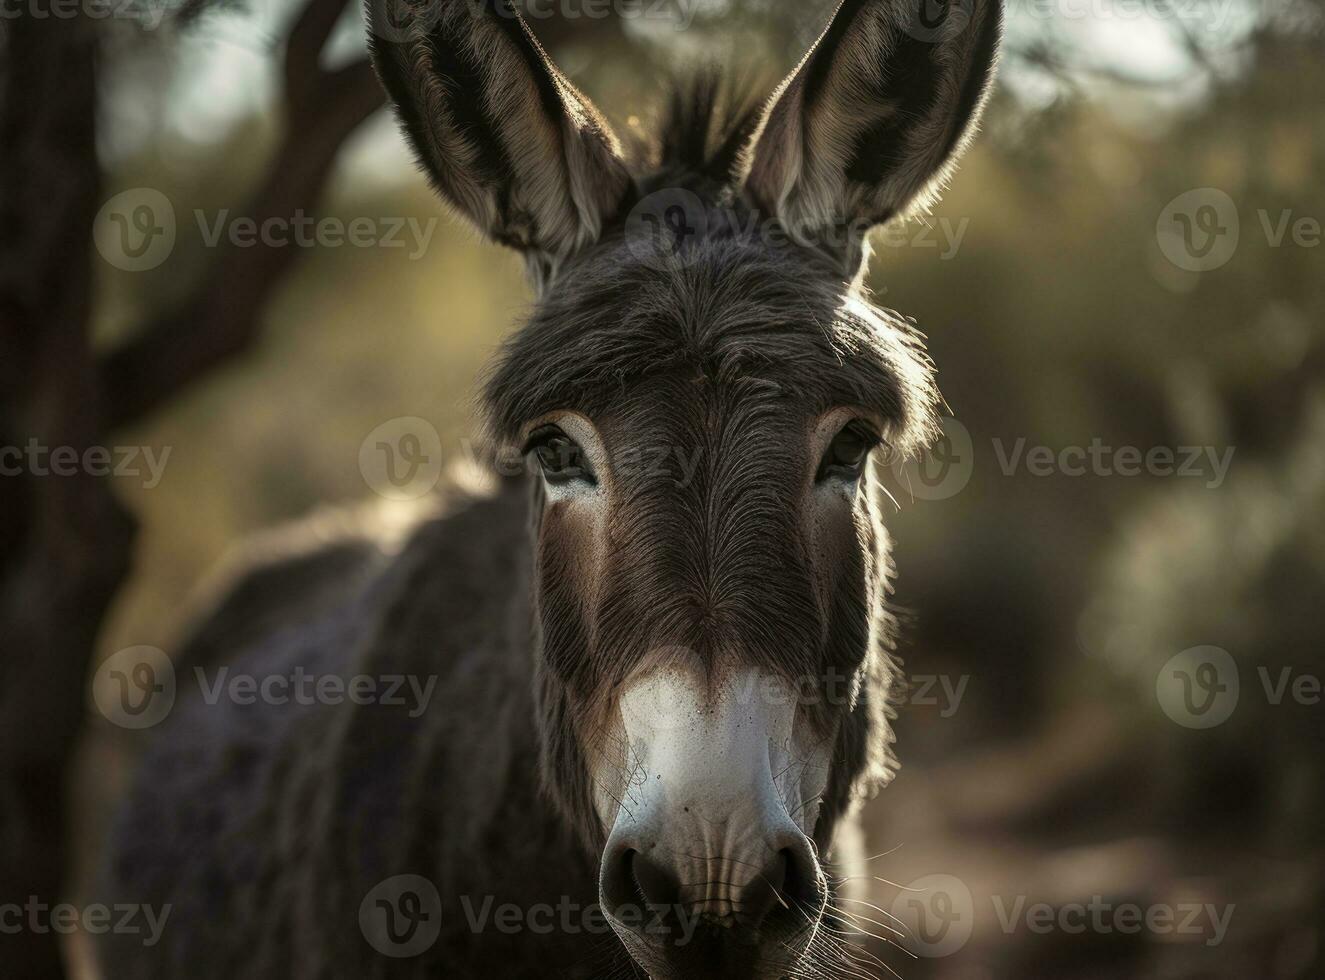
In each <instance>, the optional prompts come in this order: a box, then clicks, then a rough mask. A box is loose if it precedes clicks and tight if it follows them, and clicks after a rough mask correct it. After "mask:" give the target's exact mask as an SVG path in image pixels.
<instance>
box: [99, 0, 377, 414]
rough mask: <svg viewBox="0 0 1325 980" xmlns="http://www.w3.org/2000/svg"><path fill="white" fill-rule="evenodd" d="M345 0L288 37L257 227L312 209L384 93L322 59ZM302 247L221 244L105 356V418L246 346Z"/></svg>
mask: <svg viewBox="0 0 1325 980" xmlns="http://www.w3.org/2000/svg"><path fill="white" fill-rule="evenodd" d="M345 4H346V0H311V2H310V3H309V4H308V6H307V7H306V8H305V9H304V11H303V13H302V14H301V15H300V16H299V17H298V18H297V19H296V21H295V24H294V26H293V27H292V28H291V31H290V35H289V37H288V40H287V43H286V63H285V76H286V91H285V107H286V114H287V122H286V129H285V136H284V138H283V141H282V143H281V146H280V148H279V149H278V150H277V152H276V155H275V157H274V159H273V161H272V164H271V167H270V169H269V171H268V174H267V177H266V179H265V182H264V183H263V185H262V186H261V187H260V188H259V189H258V191H257V192H256V194H255V195H254V196H253V197H252V198H251V199H250V200H249V202H248V203H247V205H246V206H245V208H244V214H245V216H246V217H249V218H252V219H253V220H254V221H256V222H257V223H258V224H259V225H261V224H262V223H263V222H265V221H267V220H269V219H271V218H284V219H292V218H293V217H294V216H295V214H296V213H297V212H299V211H301V210H310V209H311V208H313V207H314V206H315V205H316V204H317V201H318V198H319V197H320V196H321V193H322V189H323V187H324V185H325V183H326V180H327V177H328V175H329V174H330V173H331V170H332V167H333V166H334V164H335V161H336V158H337V156H338V155H339V152H340V148H341V146H342V145H343V144H344V142H345V140H346V138H347V137H349V135H350V134H351V133H352V132H354V130H355V129H357V128H358V127H359V125H360V124H362V123H363V122H364V121H365V120H366V119H367V118H368V117H369V116H371V115H372V114H373V113H374V112H375V111H377V109H379V108H380V107H381V106H382V105H383V103H384V101H385V99H384V95H383V93H382V89H381V86H380V85H379V84H378V82H377V78H376V76H375V75H374V73H373V69H372V66H371V65H370V64H369V62H368V60H367V59H362V60H360V61H356V62H353V63H351V64H349V65H346V66H345V67H343V68H339V69H337V70H335V71H331V72H328V71H324V70H322V69H321V68H319V67H318V61H319V59H320V57H321V52H322V49H323V47H324V46H325V44H326V41H327V39H328V37H330V35H331V31H332V29H333V28H334V27H335V24H336V21H337V20H338V19H339V17H340V14H341V12H342V11H343V10H344V7H345ZM298 254H299V250H298V249H295V248H290V247H276V246H272V245H267V244H264V243H261V242H260V243H258V244H256V245H253V246H251V247H247V248H239V247H237V246H235V245H232V244H223V245H221V246H220V252H219V254H218V255H217V257H216V259H215V261H214V262H213V263H212V266H211V268H210V269H209V270H208V271H207V273H206V274H205V277H204V279H203V281H202V283H200V284H199V286H198V288H197V289H195V290H194V291H193V294H192V295H191V296H189V297H188V298H187V299H186V300H185V301H184V302H183V303H181V304H180V305H178V306H177V307H175V308H174V309H171V310H169V311H167V312H166V313H164V314H163V315H161V316H159V317H157V318H156V319H154V320H153V321H151V322H150V323H148V324H147V325H146V326H145V327H144V328H143V329H142V330H141V331H139V332H138V333H137V334H136V335H135V336H134V337H132V338H131V339H130V340H128V341H126V342H125V344H124V345H123V346H121V347H119V348H117V349H116V350H114V351H112V352H110V353H109V354H108V355H106V356H105V357H104V358H103V359H102V362H101V364H100V376H101V379H102V385H103V388H104V391H105V397H106V413H107V423H108V425H109V426H110V427H111V428H120V427H123V426H125V425H128V424H130V423H133V422H136V421H138V420H139V419H142V418H144V417H145V416H147V415H150V414H151V413H152V412H154V411H156V410H158V409H159V408H161V407H162V406H164V405H165V404H167V403H168V402H169V401H170V400H171V399H172V398H174V397H175V396H176V395H177V394H178V393H179V392H181V391H183V390H185V389H187V388H189V387H190V386H191V385H193V384H194V383H195V382H197V381H198V380H199V379H200V378H202V377H203V376H205V375H207V374H209V373H210V372H211V371H213V370H214V369H216V368H217V367H219V366H221V365H222V364H224V363H225V362H226V361H228V360H230V359H231V358H233V357H235V356H237V355H238V354H240V353H242V352H243V351H244V350H245V349H247V348H248V347H249V346H250V345H251V343H252V342H253V340H254V338H255V337H256V336H257V334H258V332H259V330H260V329H261V325H262V324H261V315H262V310H263V309H264V307H265V306H266V303H267V301H268V299H270V297H271V295H272V293H273V292H274V291H275V289H276V287H277V286H278V285H279V284H280V283H281V281H282V280H283V279H284V277H285V274H286V273H287V272H288V271H289V269H290V267H291V266H292V265H293V264H294V262H295V260H296V258H297V257H298Z"/></svg>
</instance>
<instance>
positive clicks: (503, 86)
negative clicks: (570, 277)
mask: <svg viewBox="0 0 1325 980" xmlns="http://www.w3.org/2000/svg"><path fill="white" fill-rule="evenodd" d="M366 5H367V13H368V25H369V47H370V49H371V51H372V55H373V63H374V64H375V65H376V67H377V73H378V75H379V77H380V78H381V79H382V84H383V85H384V86H385V87H386V90H387V93H388V94H389V95H390V97H391V100H392V102H394V103H395V106H396V112H397V114H398V115H399V117H400V121H401V123H402V124H403V126H404V128H405V132H406V135H407V136H408V137H409V141H410V143H411V144H412V145H413V147H414V151H415V154H416V155H417V156H418V158H419V162H420V163H421V164H422V165H423V167H424V169H425V170H426V171H427V172H428V174H429V176H430V177H431V179H432V183H433V184H434V186H435V187H436V188H437V190H438V191H440V192H441V194H442V196H443V197H445V198H446V199H447V200H448V201H449V202H450V203H451V204H452V205H454V206H455V207H456V208H457V209H458V210H459V211H460V212H461V213H462V214H463V215H465V217H467V218H468V219H469V220H470V221H472V222H473V223H474V224H475V225H476V226H478V228H479V230H480V231H482V232H484V233H485V234H486V235H488V236H489V237H490V238H492V239H494V240H495V241H498V242H501V243H502V244H505V245H510V246H511V247H513V248H515V249H518V250H520V251H521V252H523V253H525V255H526V256H527V257H528V258H530V260H531V262H532V264H533V265H534V267H535V269H536V270H539V271H542V272H548V271H551V270H554V269H555V268H556V266H557V264H559V263H560V261H561V260H563V259H565V258H566V257H567V256H569V255H571V254H572V253H574V252H575V251H576V250H577V249H579V248H582V247H583V246H584V245H586V244H588V243H590V242H592V241H594V240H595V239H596V238H597V237H598V235H599V233H600V231H601V230H602V226H603V223H604V221H605V220H607V219H608V218H610V217H611V216H612V215H613V214H614V213H615V212H616V211H617V210H618V209H619V208H620V207H621V205H622V202H623V200H624V198H625V197H626V194H627V193H628V191H629V189H630V187H631V178H630V174H629V173H628V171H627V169H626V165H625V163H624V162H623V160H622V157H621V149H620V144H619V142H618V141H617V138H616V137H615V135H613V133H612V131H611V129H610V128H609V126H608V125H607V123H606V121H605V120H604V119H603V117H602V116H601V115H600V114H599V113H598V111H597V110H596V109H595V108H594V106H593V104H592V103H591V102H590V101H589V100H588V99H587V98H585V97H584V96H583V95H581V94H580V93H579V92H578V91H576V89H575V87H574V86H573V85H571V83H570V82H569V81H567V80H566V77H565V76H564V75H563V74H562V73H561V72H560V71H558V70H557V68H556V66H555V65H553V64H552V62H551V61H550V60H549V59H548V57H547V55H546V54H545V53H544V51H543V48H542V45H540V44H539V43H538V40H537V39H536V38H535V37H534V35H533V33H532V32H531V31H530V29H529V26H528V25H527V24H526V23H525V21H524V18H522V17H521V16H520V15H519V14H518V13H517V12H516V10H515V8H514V7H513V6H512V3H511V0H366Z"/></svg>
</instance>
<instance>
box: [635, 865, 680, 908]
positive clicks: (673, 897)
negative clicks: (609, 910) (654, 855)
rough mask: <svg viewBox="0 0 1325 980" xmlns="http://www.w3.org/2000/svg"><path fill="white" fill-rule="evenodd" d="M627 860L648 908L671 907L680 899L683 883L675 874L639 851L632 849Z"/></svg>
mask: <svg viewBox="0 0 1325 980" xmlns="http://www.w3.org/2000/svg"><path fill="white" fill-rule="evenodd" d="M627 860H628V867H629V869H630V873H631V875H632V876H633V878H634V880H635V888H636V891H637V892H638V893H639V898H640V900H641V901H643V903H644V907H645V908H646V909H647V908H654V909H657V908H663V907H671V906H674V905H676V904H677V902H679V901H680V897H681V883H680V881H678V880H677V878H676V876H675V875H674V874H672V873H671V872H670V871H668V870H667V869H666V868H664V867H662V866H661V865H659V864H657V863H655V862H653V861H650V860H649V859H648V858H647V857H645V856H644V855H643V854H640V853H639V852H637V851H631V852H630V854H628V855H627Z"/></svg>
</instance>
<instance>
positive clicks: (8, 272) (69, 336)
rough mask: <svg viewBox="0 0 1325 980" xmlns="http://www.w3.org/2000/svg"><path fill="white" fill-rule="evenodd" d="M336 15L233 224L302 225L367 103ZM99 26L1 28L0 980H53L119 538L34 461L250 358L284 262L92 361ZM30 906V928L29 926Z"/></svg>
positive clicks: (85, 490)
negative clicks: (336, 59)
mask: <svg viewBox="0 0 1325 980" xmlns="http://www.w3.org/2000/svg"><path fill="white" fill-rule="evenodd" d="M346 5H347V0H309V3H308V4H307V6H306V7H305V8H304V9H303V11H302V12H301V14H300V16H299V17H297V18H296V19H295V22H294V25H293V26H292V28H291V30H290V34H289V36H288V38H287V40H286V46H285V52H284V54H285V99H284V105H283V108H284V111H285V115H286V135H285V139H284V141H283V143H282V146H281V148H280V150H279V151H278V152H277V154H276V155H275V157H274V158H273V161H272V163H271V165H270V167H269V170H268V173H267V174H266V175H265V176H264V178H263V180H262V181H261V183H260V185H259V187H258V188H257V189H256V191H255V193H254V195H253V197H252V198H251V199H250V200H249V201H248V203H247V204H246V205H245V210H246V213H247V214H248V215H249V216H250V217H252V218H254V219H255V220H257V221H258V222H261V221H263V220H264V219H265V218H267V217H273V216H274V217H286V218H290V217H292V216H293V215H294V214H295V213H296V212H297V211H299V210H305V209H309V208H312V207H313V206H315V205H316V203H317V199H318V197H319V196H320V194H321V191H322V188H323V186H324V184H325V182H326V180H327V177H328V176H329V175H330V173H331V172H332V170H333V167H334V164H335V161H336V158H337V157H338V156H339V152H340V148H341V146H342V145H343V143H344V141H345V139H346V138H347V137H348V136H349V135H350V134H351V133H352V132H353V131H354V130H355V129H356V128H358V126H359V125H360V124H361V123H362V122H363V121H364V120H365V119H367V118H368V117H369V116H371V115H372V114H373V112H375V111H376V110H377V109H378V108H379V107H380V106H381V104H382V101H383V96H382V91H381V88H380V87H379V86H378V84H377V80H376V78H375V77H374V76H373V74H372V70H371V68H370V66H369V65H368V62H367V60H366V59H360V60H359V61H356V62H353V63H351V64H348V65H346V66H344V67H342V68H339V69H336V70H332V71H328V70H324V69H323V68H321V67H320V59H321V56H322V54H323V49H324V47H325V46H326V44H327V42H328V40H329V38H330V35H331V32H332V30H333V28H334V26H335V24H336V22H337V20H338V19H339V17H340V16H341V14H342V13H343V11H344V10H345V7H346ZM103 26H104V25H102V23H101V22H100V21H97V20H92V19H89V18H72V19H63V18H52V17H30V16H22V15H20V16H19V17H17V18H12V19H10V18H6V19H5V20H0V907H3V906H6V905H11V904H12V905H17V906H19V907H21V908H23V909H24V910H25V912H24V917H25V921H24V924H23V927H22V928H21V929H20V931H19V932H18V933H17V934H14V935H10V934H3V935H0V976H3V977H6V978H8V977H15V978H19V977H21V978H23V980H49V978H58V977H62V976H63V975H64V971H63V967H62V963H61V950H60V939H61V937H60V936H59V935H58V934H55V933H53V932H52V931H50V929H49V914H48V911H47V910H49V908H50V907H51V906H52V905H54V904H56V903H58V902H60V901H62V900H67V899H68V898H69V897H70V896H67V895H65V894H64V892H63V891H62V883H63V881H64V876H65V873H66V872H67V870H68V869H67V868H66V861H67V855H68V847H67V831H68V827H67V820H66V817H67V803H68V801H67V797H66V792H65V781H66V779H67V778H68V768H69V766H68V763H69V761H70V759H71V757H72V754H73V752H74V749H75V746H76V743H77V741H78V738H79V735H80V732H81V729H82V719H83V716H84V715H83V713H84V711H85V708H84V704H85V691H86V689H87V680H88V671H89V667H90V661H91V658H92V653H93V650H94V649H95V645H96V639H97V635H98V632H99V630H100V627H101V624H102V620H103V618H104V616H105V613H106V610H107V607H108V606H109V604H110V601H111V600H112V598H113V597H114V596H115V593H116V592H117V590H118V589H119V587H120V585H121V584H122V583H123V581H124V579H125V577H126V575H127V573H128V571H129V566H130V555H131V548H132V545H133V539H134V530H135V524H134V522H133V520H132V519H131V517H130V516H129V515H128V514H127V513H126V512H125V511H124V509H123V508H122V507H121V506H120V505H119V503H118V502H117V500H116V498H115V496H114V494H113V493H112V489H111V485H110V481H109V479H108V478H107V477H94V476H91V475H89V474H88V473H86V472H84V471H83V470H84V468H83V467H81V466H75V467H74V468H75V469H76V470H78V472H77V473H76V474H75V475H72V476H60V475H47V467H48V465H49V462H50V456H49V454H50V453H51V452H52V451H53V450H56V449H63V451H64V452H65V453H66V455H67V454H68V452H69V451H71V450H72V452H74V453H76V454H77V456H78V458H79V459H81V458H82V455H83V453H84V452H85V451H86V450H87V449H89V448H92V447H108V446H109V445H110V439H109V436H110V434H111V433H112V432H113V430H115V429H116V428H118V427H120V426H122V425H125V424H128V423H130V422H134V421H138V420H140V419H141V418H143V417H144V416H146V415H149V414H151V413H152V412H155V411H157V410H159V409H161V408H163V407H164V406H166V405H167V404H168V403H169V402H170V401H171V400H172V399H173V398H174V397H175V396H176V395H178V394H179V393H180V392H181V391H183V390H185V389H187V388H188V387H190V386H191V385H193V384H196V383H197V382H199V381H200V380H201V379H202V378H204V377H205V376H206V375H208V374H210V373H211V372H212V371H214V370H215V369H216V368H217V367H219V366H220V365H222V364H224V363H226V362H228V361H229V360H231V359H232V358H234V357H235V356H237V355H240V354H242V353H243V352H244V351H245V350H247V349H248V348H249V347H250V346H251V344H252V341H253V340H254V339H255V337H256V335H257V333H258V332H259V330H260V328H261V323H262V312H263V309H264V308H265V305H266V303H267V300H268V299H269V298H270V296H271V295H272V293H273V292H274V291H275V289H276V288H277V287H278V286H279V284H280V282H281V281H282V280H283V279H284V277H285V274H286V273H287V272H288V271H289V269H290V268H291V266H292V265H293V263H294V261H295V252H296V250H293V249H274V248H252V249H244V250H239V249H222V250H221V251H220V252H219V253H218V255H217V257H216V259H215V261H214V262H213V263H212V265H211V267H210V268H209V270H208V271H207V274H206V275H205V276H204V277H203V280H202V281H201V282H200V283H198V284H197V286H196V288H195V290H194V291H193V294H192V295H191V296H190V297H189V298H188V299H187V300H186V302H185V303H184V304H183V305H182V307H180V308H179V309H175V310H170V311H166V312H165V313H164V314H163V315H161V316H158V317H157V318H155V319H154V320H153V321H151V322H149V323H145V324H143V325H142V327H141V328H140V329H139V331H138V332H137V333H136V335H135V336H134V337H132V338H131V339H130V341H129V342H128V343H127V344H126V345H125V346H124V347H122V348H120V349H117V350H115V351H112V352H110V353H109V354H107V355H104V356H101V357H97V356H96V355H94V353H93V347H92V342H91V330H92V323H93V318H92V298H93V283H94V277H93V267H92V265H91V263H92V254H93V253H92V249H91V248H90V244H91V233H92V227H93V222H94V220H95V219H96V215H97V211H98V209H99V207H100V205H101V202H102V197H103V187H102V183H103V182H102V175H101V171H100V166H99V163H98V158H97V150H96V120H97V102H98V89H97V69H98V58H99V45H98V38H99V33H98V32H99V30H100V29H102V28H103ZM30 447H35V448H36V449H37V450H38V451H39V452H40V453H41V457H40V458H39V459H38V465H36V466H34V465H32V463H31V457H30V455H29V449H30ZM64 447H68V448H67V449H65V448H64ZM34 905H35V906H36V907H37V908H38V913H37V914H38V915H40V916H42V917H43V923H44V924H43V928H40V929H33V928H29V927H28V922H27V918H26V917H27V914H28V913H27V911H26V910H27V909H28V908H29V907H32V906H34Z"/></svg>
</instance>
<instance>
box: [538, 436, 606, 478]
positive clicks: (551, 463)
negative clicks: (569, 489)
mask: <svg viewBox="0 0 1325 980" xmlns="http://www.w3.org/2000/svg"><path fill="white" fill-rule="evenodd" d="M522 452H523V453H524V454H525V455H526V456H527V455H529V454H531V453H532V454H533V456H534V459H535V460H536V461H537V463H538V465H539V467H540V468H541V469H542V471H543V479H545V480H547V481H548V482H549V483H552V484H565V483H573V482H577V481H579V482H583V483H588V484H589V485H591V486H597V485H598V478H597V477H596V476H595V475H594V471H593V467H592V466H590V465H589V460H588V458H587V456H586V454H585V452H584V447H583V446H581V445H580V444H579V443H577V442H576V441H575V440H574V439H572V438H571V437H570V436H568V435H567V434H566V433H565V431H563V430H562V429H561V428H560V427H559V426H556V425H543V426H539V427H538V428H537V429H535V430H534V431H533V432H532V433H530V435H529V438H528V439H527V440H525V445H524V449H523V450H522Z"/></svg>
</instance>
